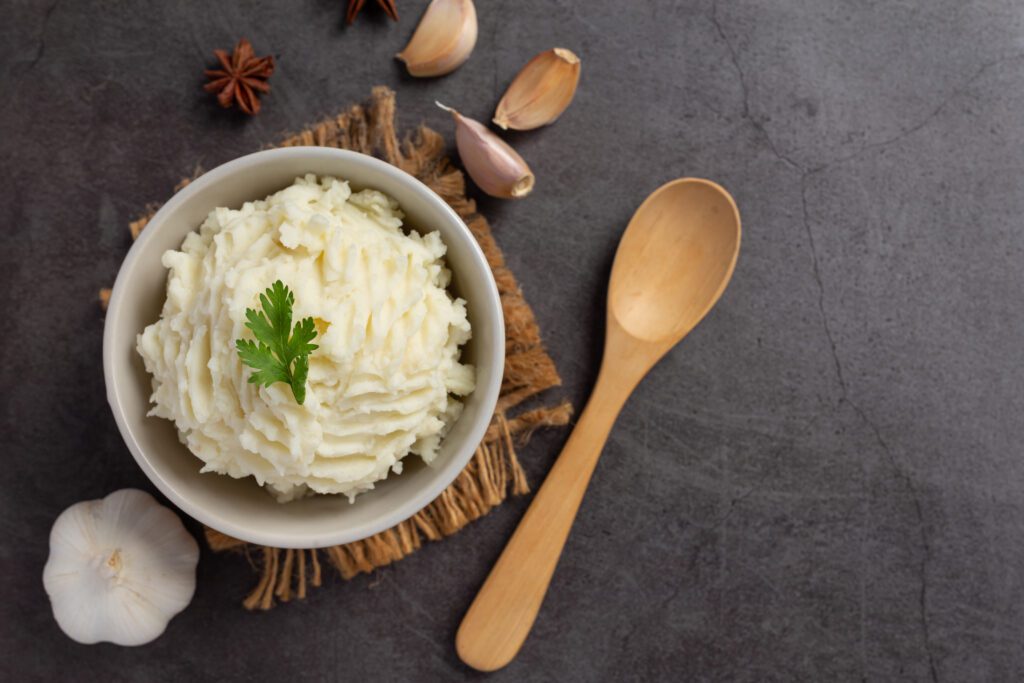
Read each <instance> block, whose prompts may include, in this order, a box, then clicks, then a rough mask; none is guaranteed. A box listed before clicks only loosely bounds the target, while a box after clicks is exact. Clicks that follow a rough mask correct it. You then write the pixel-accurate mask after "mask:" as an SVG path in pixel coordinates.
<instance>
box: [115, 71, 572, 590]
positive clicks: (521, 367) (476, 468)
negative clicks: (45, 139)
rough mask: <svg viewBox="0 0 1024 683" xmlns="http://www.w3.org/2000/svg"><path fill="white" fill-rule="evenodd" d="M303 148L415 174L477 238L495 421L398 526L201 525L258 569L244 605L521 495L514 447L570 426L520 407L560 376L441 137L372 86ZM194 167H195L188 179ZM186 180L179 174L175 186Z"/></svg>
mask: <svg viewBox="0 0 1024 683" xmlns="http://www.w3.org/2000/svg"><path fill="white" fill-rule="evenodd" d="M303 145H318V146H321V147H336V148H339V149H350V150H355V151H357V152H363V153H365V154H372V155H374V156H376V157H379V158H381V159H383V160H384V161H387V162H388V163H390V164H392V165H394V166H397V167H398V168H400V169H402V170H403V171H406V172H407V173H410V174H411V175H413V176H415V177H417V178H419V179H420V180H421V181H423V182H424V183H425V184H426V185H427V186H428V187H430V188H431V189H432V190H434V192H436V193H437V194H439V195H440V196H441V197H442V198H443V199H444V200H445V201H446V202H448V204H449V205H451V207H452V208H453V209H455V211H456V212H457V213H458V214H459V216H461V217H462V219H463V220H464V221H465V222H466V225H467V226H469V229H470V230H471V231H472V233H473V236H474V237H476V240H477V242H479V243H480V246H481V247H482V249H483V252H484V254H485V255H486V256H487V262H488V263H489V264H490V266H491V270H492V271H493V273H494V279H495V280H496V281H497V283H498V292H499V293H500V294H501V304H502V308H503V311H504V314H505V334H506V338H505V375H504V377H503V379H502V384H501V396H500V398H499V399H498V405H497V408H496V411H495V414H494V418H493V419H492V420H491V424H490V427H489V428H488V429H487V433H486V436H485V437H484V441H483V443H481V444H480V446H479V447H478V448H477V449H476V453H475V454H474V455H473V458H472V460H470V462H469V465H467V466H466V468H465V469H464V470H463V471H462V472H461V473H460V474H459V476H458V477H457V478H456V480H455V481H454V483H452V485H451V486H449V487H448V488H447V489H445V490H444V492H443V493H442V494H441V495H440V496H438V497H437V498H436V499H435V500H434V502H432V503H431V504H430V505H428V506H427V507H426V508H424V509H423V510H421V511H420V512H418V513H416V514H415V515H414V516H412V517H411V518H409V519H407V520H405V521H404V522H402V523H401V524H399V525H398V526H395V527H392V528H391V529H388V530H387V531H384V532H382V533H379V534H377V535H376V536H371V537H370V538H367V539H365V540H362V541H357V542H355V543H348V544H346V545H338V546H333V547H330V548H321V549H319V550H291V549H281V548H270V547H263V546H253V545H251V544H248V543H245V542H244V541H240V540H238V539H235V538H232V537H230V536H226V535H225V534H222V533H220V532H219V531H215V530H214V529H210V528H207V529H206V540H207V542H208V543H209V545H210V548H211V549H213V550H214V551H215V552H222V551H228V550H232V551H238V552H243V553H245V555H246V557H248V558H249V559H250V562H251V563H252V566H253V567H254V569H256V571H257V572H258V574H259V579H258V581H257V583H256V586H255V587H254V588H253V589H252V590H251V592H250V593H249V594H248V596H247V597H246V598H245V600H244V601H243V604H244V605H245V607H246V608H247V609H251V610H252V609H261V610H266V609H270V608H271V607H273V606H274V604H275V602H277V601H281V602H287V601H288V600H291V599H293V598H300V599H301V598H304V597H306V594H307V591H308V590H309V588H311V587H315V586H320V585H321V584H322V582H323V567H322V561H324V560H326V562H327V564H328V566H329V567H331V568H333V569H334V570H335V571H336V572H337V574H338V575H339V576H340V577H341V578H343V579H350V578H352V577H353V576H356V575H358V574H363V573H369V572H372V571H373V570H374V569H376V568H378V567H383V566H386V565H389V564H391V563H392V562H395V561H397V560H400V559H402V558H403V557H405V556H407V555H409V554H410V553H412V552H415V551H416V550H417V549H418V548H419V547H420V546H422V545H423V544H424V543H425V542H426V541H439V540H442V539H444V538H445V537H446V536H450V535H452V534H454V533H455V532H457V531H459V530H460V529H462V528H463V527H464V526H466V525H467V524H469V523H470V522H472V521H473V520H475V519H477V518H479V517H481V516H483V515H485V514H487V513H488V512H490V511H491V509H492V508H494V507H495V506H496V505H499V504H501V502H502V501H504V500H505V498H506V496H508V495H509V494H510V493H511V494H523V493H527V492H528V491H529V487H528V485H527V482H526V477H525V476H524V474H523V469H522V467H521V466H520V465H519V459H518V458H517V456H516V445H517V444H518V445H520V446H521V445H523V444H525V443H526V440H527V439H529V437H530V435H531V434H532V433H533V431H534V430H536V429H538V428H540V427H545V426H555V425H564V424H566V423H568V421H569V417H570V416H571V414H572V407H571V406H570V405H569V403H568V402H566V401H562V402H561V403H556V404H551V405H541V406H540V407H534V408H532V409H529V410H524V409H520V407H521V404H522V403H523V402H524V401H526V400H527V399H529V398H531V397H534V396H535V395H536V394H539V393H540V392H542V391H544V390H545V389H550V388H551V387H554V386H557V385H559V384H561V378H560V377H559V376H558V370H557V369H556V368H555V364H554V362H553V361H552V360H551V357H550V356H549V355H548V354H547V352H546V351H545V350H544V346H543V344H542V342H541V336H540V329H539V328H538V327H537V321H536V320H535V319H534V316H533V311H532V310H531V309H530V306H529V304H527V303H526V300H525V299H524V298H523V294H522V292H521V291H520V289H519V285H518V284H517V283H516V279H515V277H514V276H513V275H512V272H511V271H510V270H509V269H508V267H507V266H506V265H505V259H504V257H503V256H502V253H501V250H500V249H499V248H498V245H497V243H496V242H495V241H494V237H493V236H492V234H491V228H490V225H488V223H487V219H486V218H484V217H483V216H481V215H480V214H479V213H477V210H476V203H475V202H474V201H473V200H472V199H467V198H466V180H465V177H464V176H463V174H462V172H461V171H460V170H458V169H457V168H455V167H454V166H452V164H451V162H450V161H449V159H448V158H447V157H445V156H444V147H445V143H444V139H443V138H442V137H441V135H439V134H438V133H437V132H435V131H433V130H431V129H430V128H427V127H426V126H422V125H421V126H419V127H418V128H417V129H415V130H414V131H411V132H409V133H407V134H405V135H404V136H402V138H401V139H399V136H398V133H397V132H396V130H395V94H394V92H392V91H391V90H389V89H388V88H385V87H383V86H378V87H376V88H374V89H373V93H372V95H371V98H370V100H369V102H368V103H366V104H358V105H355V106H353V107H351V108H349V109H348V110H347V111H345V112H343V113H341V114H339V115H338V116H335V117H333V118H330V119H326V120H324V121H321V122H320V123H317V124H316V125H313V126H310V127H309V128H307V129H306V130H304V131H302V132H301V133H298V134H296V135H292V136H290V137H288V138H286V139H284V140H282V141H281V142H280V143H278V145H277V146H279V147H295V146H303ZM198 173H199V172H198V170H197V171H196V172H195V173H193V177H195V176H197V175H198ZM188 182H189V181H188V180H183V181H182V182H181V184H179V185H178V187H176V188H175V189H176V190H177V189H180V188H181V187H183V186H184V185H187V184H188ZM157 208H158V207H157V206H156V205H150V206H147V207H146V214H145V215H144V216H143V217H141V218H139V219H138V220H136V221H133V222H132V223H131V224H130V226H129V227H130V230H131V234H132V238H133V239H134V238H135V237H138V235H139V233H140V232H141V231H142V229H143V228H145V226H146V223H147V222H148V221H149V219H150V217H152V215H153V213H155V211H156V209H157ZM109 296H110V291H109V290H103V291H101V292H100V302H101V303H102V304H103V305H104V306H105V305H106V301H107V299H108V298H109Z"/></svg>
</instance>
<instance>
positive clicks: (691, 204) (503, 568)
mask: <svg viewBox="0 0 1024 683" xmlns="http://www.w3.org/2000/svg"><path fill="white" fill-rule="evenodd" d="M739 248H740V215H739V211H738V210H737V209H736V203H735V202H734V201H733V199H732V197H731V196H729V193H728V192H726V191H725V190H724V189H723V188H722V187H720V186H719V185H717V184H715V183H713V182H711V181H709V180H701V179H698V178H680V179H678V180H673V181H672V182H670V183H667V184H665V185H662V186H661V187H660V188H658V189H657V190H655V191H654V193H653V194H651V196H649V197H648V198H647V199H646V200H645V201H644V203H643V204H641V205H640V208H639V209H637V211H636V213H635V214H634V215H633V218H632V220H630V222H629V226H628V227H627V228H626V232H625V234H624V235H623V237H622V241H621V242H620V243H619V249H618V251H617V252H616V254H615V263H614V265H613V266H612V275H611V282H610V284H609V288H608V322H607V335H606V340H605V349H604V358H603V360H602V361H601V371H600V373H599V374H598V377H597V384H596V386H595V387H594V391H593V393H592V394H591V397H590V400H589V401H588V402H587V407H586V409H584V411H583V413H582V414H581V415H580V418H579V420H578V421H577V423H576V427H575V429H573V432H572V434H571V435H570V437H569V440H568V441H567V442H566V444H565V448H564V449H563V450H562V454H561V455H560V456H559V457H558V460H556V461H555V464H554V466H553V467H552V468H551V472H550V473H549V474H548V476H547V479H545V481H544V485H543V486H541V488H540V491H538V492H537V495H536V496H535V497H534V499H533V502H532V503H531V504H530V507H529V509H528V510H527V511H526V514H525V515H524V516H523V520H522V521H521V522H520V523H519V527H518V528H517V529H516V531H515V533H514V534H512V538H511V539H510V540H509V542H508V545H506V546H505V550H504V551H503V552H502V554H501V557H499V558H498V562H497V563H496V564H495V565H494V568H493V569H492V570H491V573H490V575H489V576H488V577H487V580H486V581H485V582H484V585H483V587H482V588H481V589H480V592H479V593H478V594H477V596H476V599H475V600H474V601H473V604H472V605H470V607H469V611H467V612H466V616H465V617H464V618H463V620H462V624H461V625H460V626H459V631H458V633H457V634H456V637H455V647H456V650H457V651H458V653H459V657H460V658H461V659H462V661H464V662H465V663H466V664H468V665H470V666H472V667H473V668H475V669H479V670H480V671H494V670H495V669H500V668H501V667H503V666H505V665H506V664H508V663H509V662H510V661H512V658H513V657H515V656H516V653H517V652H518V651H519V648H520V647H522V644H523V641H525V640H526V636H527V635H528V634H529V632H530V628H531V627H532V626H533V622H534V619H536V617H537V613H538V612H539V611H540V606H541V603H542V602H543V600H544V594H545V593H546V592H547V589H548V584H549V583H550V582H551V576H552V575H553V574H554V571H555V566H556V565H557V564H558V558H559V556H560V555H561V553H562V548H563V547H564V546H565V541H566V539H567V538H568V537H569V530H570V529H571V528H572V523H573V520H574V519H575V518H576V512H577V510H579V506H580V503H581V502H582V501H583V494H584V493H585V492H586V490H587V484H588V483H589V482H590V476H591V474H592V473H593V471H594V467H595V466H596V465H597V459H598V456H600V454H601V449H602V448H603V447H604V443H605V441H606V440H607V438H608V433H609V432H610V431H611V428H612V425H613V424H614V423H615V418H616V417H617V416H618V414H619V411H620V410H621V409H622V406H623V404H624V403H625V402H626V399H627V398H629V395H630V394H631V393H632V391H633V389H634V388H635V387H636V385H637V384H638V383H639V382H640V380H641V379H643V377H644V375H645V374H647V371H648V370H650V369H651V368H652V367H653V366H654V364H655V363H657V362H658V359H659V358H661V357H662V356H663V355H665V353H666V352H667V351H668V350H669V349H670V348H672V347H673V346H675V344H676V343H677V342H679V341H680V340H681V339H682V338H683V337H685V336H686V335H687V333H689V331H690V330H692V329H693V328H694V326H696V325H697V323H699V322H700V321H701V319H703V318H704V316H705V315H707V312H708V311H710V310H711V307H712V306H714V305H715V302H717V301H718V299H719V297H720V296H721V295H722V292H723V291H725V287H726V285H727V284H728V283H729V279H730V278H731V277H732V272H733V269H734V268H735V266H736V258H737V256H738V255H739Z"/></svg>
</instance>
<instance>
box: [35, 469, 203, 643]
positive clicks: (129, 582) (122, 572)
mask: <svg viewBox="0 0 1024 683" xmlns="http://www.w3.org/2000/svg"><path fill="white" fill-rule="evenodd" d="M198 562H199V546H198V545H197V544H196V541H195V539H194V538H192V535H191V534H189V533H188V531H186V530H185V526H184V525H183V524H182V523H181V520H180V519H178V516H177V515H176V514H174V513H173V512H171V511H170V510H168V509H167V508H165V507H164V506H162V505H160V504H159V503H158V502H156V500H155V499H154V498H153V496H151V495H149V494H148V493H145V492H144V491H139V490H137V489H122V490H120V491H115V492H114V493H111V494H110V495H109V496H107V497H106V498H104V499H102V500H88V501H84V502H81V503H76V504H75V505H72V506H71V507H69V508H68V509H67V510H65V511H64V512H62V513H61V514H60V516H59V517H57V521H56V522H54V523H53V529H52V530H51V531H50V557H49V559H48V560H47V561H46V567H44V568H43V585H44V586H45V588H46V593H47V595H49V596H50V604H51V606H52V607H53V616H54V618H55V619H56V620H57V624H58V625H59V626H60V628H61V630H62V631H64V633H66V634H67V635H68V637H70V638H71V639H72V640H75V641H78V642H79V643H85V644H92V643H99V642H103V641H107V642H111V643H115V644H117V645H142V644H144V643H148V642H150V641H151V640H154V639H156V638H157V637H158V636H159V635H160V634H161V633H163V632H164V629H166V628H167V624H168V622H170V620H171V617H173V616H174V615H176V614H177V613H178V612H180V611H181V610H183V609H185V607H186V606H187V605H188V603H189V602H191V600H192V594H193V593H194V592H195V589H196V564H197V563H198Z"/></svg>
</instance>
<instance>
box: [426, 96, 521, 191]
mask: <svg viewBox="0 0 1024 683" xmlns="http://www.w3.org/2000/svg"><path fill="white" fill-rule="evenodd" d="M436 104H437V106H439V107H441V109H444V110H445V111H447V112H451V115H452V117H453V118H454V119H455V145H456V146H457V147H458V148H459V157H460V158H461V159H462V165H463V166H465V167H466V172H468V173H469V177H470V178H472V179H473V182H475V183H476V184H477V186H478V187H479V188H480V189H481V190H483V191H484V192H486V193H487V194H489V195H491V196H492V197H498V198H499V199H519V198H520V197H525V196H526V195H528V194H530V191H531V190H532V189H533V181H534V178H533V173H532V172H531V171H530V167H529V166H527V165H526V162H525V161H523V158H522V157H521V156H519V155H518V154H517V153H516V151H515V150H514V149H512V148H511V147H509V145H508V143H506V142H505V141H504V140H502V139H501V138H499V137H498V136H497V135H495V134H494V133H492V132H491V131H490V130H489V129H488V128H487V126H485V125H484V124H482V123H480V122H479V121H474V120H473V119H468V118H466V117H465V116H463V115H462V114H460V113H459V112H457V111H455V110H454V109H452V108H451V107H446V106H444V105H443V104H441V103H440V102H437V103H436Z"/></svg>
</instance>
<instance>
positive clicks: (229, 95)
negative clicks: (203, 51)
mask: <svg viewBox="0 0 1024 683" xmlns="http://www.w3.org/2000/svg"><path fill="white" fill-rule="evenodd" d="M213 54H215V55H217V61H219V62H220V66H221V68H220V69H207V70H206V71H204V73H205V74H206V75H207V76H209V78H210V79H211V80H210V82H209V83H207V84H206V85H204V86H203V90H205V91H206V92H215V93H217V102H219V103H220V106H222V107H224V108H225V109H227V108H228V107H230V106H231V105H232V104H237V105H238V108H239V109H241V110H242V111H244V112H245V113H246V114H258V113H259V112H260V98H259V96H258V95H257V94H256V93H257V91H259V92H261V93H268V92H270V86H269V85H267V79H268V78H270V74H272V73H274V58H273V57H272V56H270V55H268V56H266V57H257V56H256V55H255V54H254V53H253V49H252V43H250V42H249V41H248V40H246V39H245V38H242V39H241V40H239V41H238V44H237V45H235V50H234V52H232V53H231V56H230V57H228V53H227V52H226V51H224V50H214V51H213Z"/></svg>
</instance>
